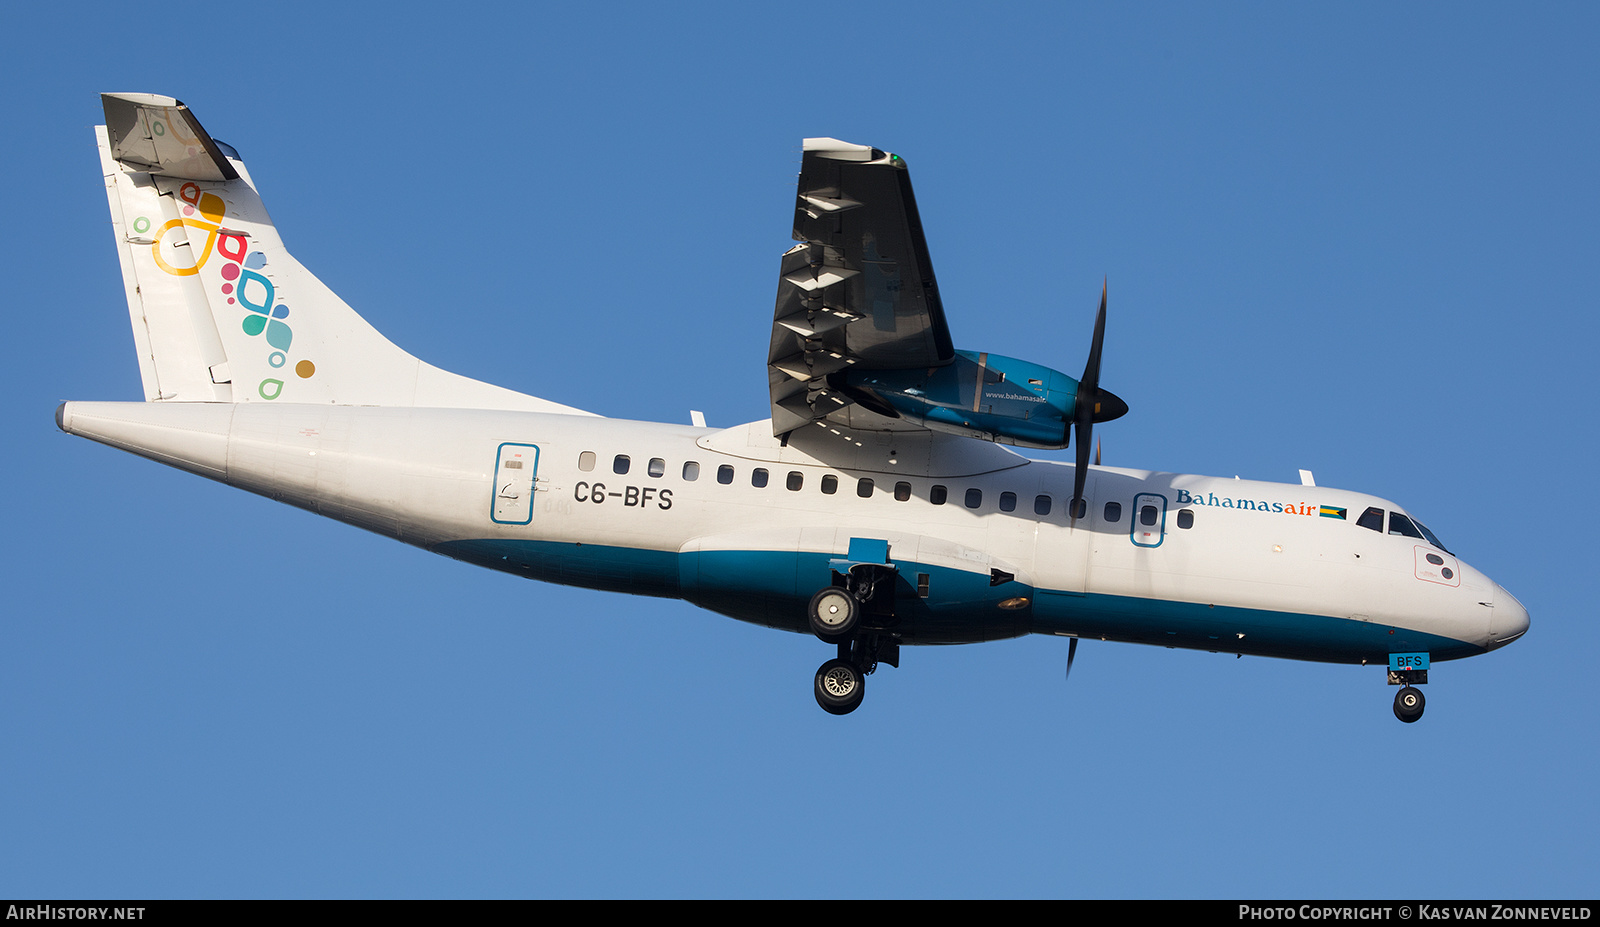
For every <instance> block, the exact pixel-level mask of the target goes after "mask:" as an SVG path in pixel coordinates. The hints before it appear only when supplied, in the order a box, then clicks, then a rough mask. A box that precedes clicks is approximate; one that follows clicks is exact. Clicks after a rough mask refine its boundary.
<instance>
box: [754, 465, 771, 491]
mask: <svg viewBox="0 0 1600 927" xmlns="http://www.w3.org/2000/svg"><path fill="white" fill-rule="evenodd" d="M750 485H751V486H754V487H755V488H757V489H760V488H762V487H763V486H766V485H767V470H766V468H765V467H757V468H755V469H754V470H751V471H750Z"/></svg>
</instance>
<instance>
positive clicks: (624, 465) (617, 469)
mask: <svg viewBox="0 0 1600 927" xmlns="http://www.w3.org/2000/svg"><path fill="white" fill-rule="evenodd" d="M611 472H612V473H627V472H628V455H627V454H618V455H617V456H616V459H615V460H613V461H611Z"/></svg>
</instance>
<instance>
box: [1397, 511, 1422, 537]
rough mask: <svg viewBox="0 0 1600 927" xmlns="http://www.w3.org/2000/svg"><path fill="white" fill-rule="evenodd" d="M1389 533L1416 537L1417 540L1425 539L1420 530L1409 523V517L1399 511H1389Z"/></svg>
mask: <svg viewBox="0 0 1600 927" xmlns="http://www.w3.org/2000/svg"><path fill="white" fill-rule="evenodd" d="M1389 533H1390V534H1399V535H1403V536H1405V537H1408V538H1416V539H1417V540H1419V541H1423V540H1427V539H1426V538H1424V537H1423V536H1422V532H1421V531H1418V530H1417V526H1416V525H1413V524H1412V523H1411V519H1409V518H1407V517H1405V516H1404V515H1401V514H1400V513H1399V512H1390V513H1389Z"/></svg>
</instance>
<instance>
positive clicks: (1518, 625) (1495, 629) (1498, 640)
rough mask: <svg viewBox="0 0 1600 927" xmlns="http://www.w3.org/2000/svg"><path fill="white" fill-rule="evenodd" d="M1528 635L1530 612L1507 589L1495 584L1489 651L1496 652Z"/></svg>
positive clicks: (1490, 621)
mask: <svg viewBox="0 0 1600 927" xmlns="http://www.w3.org/2000/svg"><path fill="white" fill-rule="evenodd" d="M1526 633H1528V610H1527V609H1526V608H1524V607H1523V605H1522V603H1521V602H1518V601H1517V597H1516V596H1514V595H1512V594H1511V593H1509V592H1507V591H1506V587H1504V586H1502V585H1500V584H1499V583H1495V586H1494V609H1493V616H1492V617H1491V618H1490V619H1489V649H1490V650H1494V649H1496V648H1499V647H1504V646H1505V645H1507V644H1509V643H1511V642H1512V641H1514V640H1516V639H1517V638H1519V637H1521V636H1522V635H1524V634H1526Z"/></svg>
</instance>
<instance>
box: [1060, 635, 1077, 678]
mask: <svg viewBox="0 0 1600 927" xmlns="http://www.w3.org/2000/svg"><path fill="white" fill-rule="evenodd" d="M1077 658H1078V639H1077V638H1076V637H1074V638H1072V643H1070V644H1068V645H1067V675H1066V676H1064V677H1062V681H1065V680H1067V679H1071V678H1072V661H1073V660H1076V659H1077Z"/></svg>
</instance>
